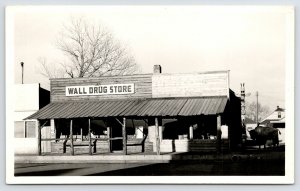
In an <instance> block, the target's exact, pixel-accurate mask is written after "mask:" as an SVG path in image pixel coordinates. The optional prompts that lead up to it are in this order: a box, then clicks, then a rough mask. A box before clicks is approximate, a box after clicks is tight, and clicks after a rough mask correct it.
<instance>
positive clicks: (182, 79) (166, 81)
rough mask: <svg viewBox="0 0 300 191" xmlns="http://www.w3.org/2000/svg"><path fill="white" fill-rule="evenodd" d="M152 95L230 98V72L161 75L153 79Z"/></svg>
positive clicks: (157, 96)
mask: <svg viewBox="0 0 300 191" xmlns="http://www.w3.org/2000/svg"><path fill="white" fill-rule="evenodd" d="M152 95H153V97H155V98H159V97H196V96H203V97H205V96H209V97H210V96H227V97H228V96H229V74H228V71H217V72H210V73H191V74H160V75H153V77H152Z"/></svg>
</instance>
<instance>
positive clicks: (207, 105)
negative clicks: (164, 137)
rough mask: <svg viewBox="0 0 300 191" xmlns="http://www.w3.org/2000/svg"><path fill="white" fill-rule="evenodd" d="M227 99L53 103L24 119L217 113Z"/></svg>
mask: <svg viewBox="0 0 300 191" xmlns="http://www.w3.org/2000/svg"><path fill="white" fill-rule="evenodd" d="M227 101H228V98H227V97H225V96H222V97H197V98H149V99H133V100H99V101H80V102H79V101H76V102H75V101H74V102H52V103H50V104H48V105H47V106H45V107H43V108H42V109H40V110H39V111H37V112H36V113H34V114H32V115H31V116H29V117H27V118H26V119H63V118H66V119H67V118H90V117H94V118H95V117H155V116H157V117H159V116H162V117H176V116H177V117H178V116H199V115H216V114H220V113H223V112H224V110H225V107H226V104H227Z"/></svg>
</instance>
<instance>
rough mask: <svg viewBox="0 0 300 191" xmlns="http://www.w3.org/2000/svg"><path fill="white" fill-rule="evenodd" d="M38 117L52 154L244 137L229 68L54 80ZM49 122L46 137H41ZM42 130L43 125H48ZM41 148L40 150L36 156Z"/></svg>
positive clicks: (159, 148)
mask: <svg viewBox="0 0 300 191" xmlns="http://www.w3.org/2000/svg"><path fill="white" fill-rule="evenodd" d="M28 118H29V119H38V121H39V124H40V128H39V133H38V135H39V145H41V142H43V141H50V142H51V149H50V150H51V152H54V153H55V152H59V153H63V152H70V153H71V154H72V155H74V154H76V153H88V154H97V153H111V152H120V153H123V154H128V153H142V152H149V153H151V152H156V153H157V154H160V153H161V152H188V151H189V152H201V151H207V150H213V151H218V152H221V151H222V150H224V149H226V150H227V149H230V148H234V147H235V146H237V145H238V144H239V143H240V141H241V103H240V99H239V98H237V97H236V96H235V95H234V93H233V92H232V91H231V90H230V88H229V71H214V72H202V73H190V74H163V73H161V67H160V66H159V65H155V66H154V73H153V74H140V75H128V76H111V77H107V76H105V77H98V78H67V79H51V102H50V104H48V105H47V106H45V107H44V108H42V109H41V110H39V111H38V112H36V113H34V114H33V115H31V116H29V117H28ZM47 120H51V127H50V128H51V136H50V137H51V138H44V137H41V133H40V131H41V129H42V128H44V127H43V124H44V123H45V122H46V121H47ZM46 128H47V127H46ZM42 152H44V151H42V150H41V146H39V154H41V153H42Z"/></svg>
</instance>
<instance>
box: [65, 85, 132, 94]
mask: <svg viewBox="0 0 300 191" xmlns="http://www.w3.org/2000/svg"><path fill="white" fill-rule="evenodd" d="M133 93H134V84H110V85H96V86H95V85H93V86H67V87H66V96H82V95H114V94H119V95H124V94H133Z"/></svg>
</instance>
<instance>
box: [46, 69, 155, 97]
mask: <svg viewBox="0 0 300 191" xmlns="http://www.w3.org/2000/svg"><path fill="white" fill-rule="evenodd" d="M130 83H131V84H132V83H133V84H134V86H135V93H134V94H126V95H93V96H91V95H90V96H87V95H82V96H66V92H65V89H66V86H79V85H80V86H85V85H86V86H87V85H109V84H130ZM50 85H51V102H62V101H83V100H84V101H86V100H103V99H130V98H151V97H152V74H144V75H132V76H111V77H99V78H67V79H66V78H64V79H63V78H60V79H51V81H50Z"/></svg>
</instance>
